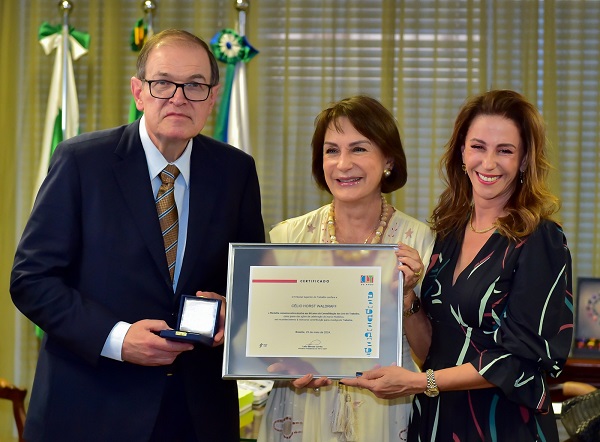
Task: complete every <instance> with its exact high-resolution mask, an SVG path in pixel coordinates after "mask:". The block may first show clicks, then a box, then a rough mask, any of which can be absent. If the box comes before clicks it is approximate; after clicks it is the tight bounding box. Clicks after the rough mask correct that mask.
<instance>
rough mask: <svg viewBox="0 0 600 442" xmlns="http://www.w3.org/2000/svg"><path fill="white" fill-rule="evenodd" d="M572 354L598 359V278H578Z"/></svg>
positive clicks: (599, 331) (599, 355)
mask: <svg viewBox="0 0 600 442" xmlns="http://www.w3.org/2000/svg"><path fill="white" fill-rule="evenodd" d="M576 306H577V309H576V311H575V329H574V334H575V342H574V346H573V356H575V357H578V358H594V359H595V358H598V359H600V278H578V280H577V298H576Z"/></svg>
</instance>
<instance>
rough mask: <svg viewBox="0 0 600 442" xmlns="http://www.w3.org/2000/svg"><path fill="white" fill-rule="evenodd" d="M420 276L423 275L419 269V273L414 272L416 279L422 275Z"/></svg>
mask: <svg viewBox="0 0 600 442" xmlns="http://www.w3.org/2000/svg"><path fill="white" fill-rule="evenodd" d="M422 274H423V270H421V269H419V271H418V272H415V276H416V277H417V278H419V277H421V275H422Z"/></svg>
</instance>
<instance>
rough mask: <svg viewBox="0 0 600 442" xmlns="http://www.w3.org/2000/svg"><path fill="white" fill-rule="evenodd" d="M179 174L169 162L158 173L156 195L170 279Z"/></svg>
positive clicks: (177, 222) (175, 239)
mask: <svg viewBox="0 0 600 442" xmlns="http://www.w3.org/2000/svg"><path fill="white" fill-rule="evenodd" d="M178 175H179V169H178V168H177V166H174V165H173V164H169V165H168V166H167V167H165V168H164V169H163V171H162V172H161V173H160V179H161V181H162V184H161V185H160V188H159V189H158V194H157V195H156V211H157V212H158V219H159V221H160V228H161V230H162V235H163V240H164V243H165V255H166V256H167V264H168V265H169V273H170V274H171V281H173V275H174V274H175V259H176V258H177V237H178V235H179V219H178V216H177V206H176V205H175V179H176V178H177V176H178Z"/></svg>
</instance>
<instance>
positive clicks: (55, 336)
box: [11, 121, 264, 441]
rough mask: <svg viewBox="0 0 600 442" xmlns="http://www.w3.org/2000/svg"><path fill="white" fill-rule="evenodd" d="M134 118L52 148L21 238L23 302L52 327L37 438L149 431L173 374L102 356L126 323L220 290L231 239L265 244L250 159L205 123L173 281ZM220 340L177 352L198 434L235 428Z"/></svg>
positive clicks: (31, 424)
mask: <svg viewBox="0 0 600 442" xmlns="http://www.w3.org/2000/svg"><path fill="white" fill-rule="evenodd" d="M139 124H140V123H139V121H137V122H135V123H132V124H130V125H126V126H122V127H119V128H114V129H109V130H105V131H99V132H94V133H89V134H83V135H80V136H77V137H74V138H72V139H70V140H67V141H65V142H63V143H62V144H61V145H59V147H58V148H57V150H56V152H55V153H54V155H53V157H52V161H51V165H50V168H49V172H48V176H47V178H46V180H45V182H44V184H43V185H42V187H41V189H40V191H39V194H38V197H37V198H36V203H35V205H34V208H33V211H32V213H31V217H30V219H29V221H28V223H27V226H26V228H25V231H24V233H23V236H22V239H21V242H20V244H19V246H18V249H17V252H16V257H15V264H14V267H13V272H12V275H11V294H12V297H13V301H14V303H15V305H16V306H17V307H18V308H19V310H21V311H22V312H23V313H24V314H25V315H26V316H27V317H29V318H30V319H31V320H32V321H33V322H34V323H36V324H37V325H39V326H40V327H41V328H42V329H43V330H44V331H45V332H46V334H45V338H44V340H43V343H42V346H41V351H40V355H39V360H38V365H37V370H36V375H35V381H34V386H33V390H32V395H31V401H30V406H29V410H28V416H27V423H26V430H25V437H26V439H27V440H28V441H38V440H49V441H53V440H61V441H70V440H73V441H84V440H85V441H108V440H110V441H142V440H147V439H148V437H149V434H150V432H151V431H152V429H153V425H154V421H155V419H156V415H157V413H158V409H159V406H160V402H161V397H162V393H163V389H164V386H165V380H166V374H167V372H168V371H169V370H172V369H173V367H164V366H162V367H145V366H139V365H134V364H131V363H127V362H120V361H114V360H112V359H108V358H105V357H102V356H101V355H100V353H101V351H102V348H103V345H104V343H105V340H106V338H107V336H108V334H109V333H110V331H111V330H112V328H113V326H114V325H115V324H116V323H117V322H118V321H126V322H129V323H134V322H136V321H139V320H141V319H162V320H164V321H166V322H167V323H168V324H169V325H170V326H171V327H175V325H176V317H177V313H178V308H179V299H180V296H181V295H182V294H188V295H194V294H195V293H196V291H197V290H202V291H212V292H216V293H219V294H222V295H225V291H226V279H227V278H226V273H227V261H228V257H227V256H228V244H229V242H250V243H252V242H264V225H263V220H262V216H261V202H260V191H259V186H258V178H257V173H256V167H255V164H254V160H253V159H252V157H250V156H249V155H247V154H245V153H244V152H242V151H240V150H238V149H235V148H233V147H231V146H228V145H226V144H223V143H220V142H218V141H215V140H212V139H210V138H208V137H205V136H203V135H198V136H196V137H195V138H194V141H193V149H192V155H191V173H190V183H189V185H190V189H189V220H188V229H187V242H186V246H185V247H186V248H185V256H184V259H183V263H182V267H181V273H180V276H179V282H178V285H177V290H176V293H173V289H172V284H171V281H170V277H169V272H168V269H167V264H166V258H165V253H164V246H163V239H162V235H161V230H160V226H159V221H158V217H157V213H156V207H155V204H154V195H153V193H152V187H151V183H150V178H149V174H148V166H147V162H146V157H145V154H144V150H143V148H142V144H141V140H140V136H139V131H138V130H139ZM222 351H223V350H222V347H218V348H210V347H208V346H203V345H197V346H196V348H195V349H194V350H193V351H188V352H184V353H183V354H181V355H180V356H179V357H178V358H177V360H176V362H175V364H174V365H175V368H176V370H178V371H177V372H178V373H179V374H180V375H181V376H183V379H184V382H185V386H186V391H187V404H173V405H174V406H182V407H183V406H186V405H187V406H188V407H189V410H190V412H191V415H192V419H193V421H194V424H195V426H196V429H197V433H198V435H199V440H207V441H212V440H215V441H229V440H231V441H234V440H239V427H238V416H239V414H238V413H239V410H238V402H237V389H236V385H235V381H223V380H222V379H221V370H222Z"/></svg>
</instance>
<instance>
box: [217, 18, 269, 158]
mask: <svg viewBox="0 0 600 442" xmlns="http://www.w3.org/2000/svg"><path fill="white" fill-rule="evenodd" d="M210 44H211V47H212V50H213V52H214V54H215V57H216V58H217V60H219V61H220V62H223V63H226V64H227V70H226V73H225V82H224V85H223V92H222V94H221V103H220V105H219V110H218V112H217V121H216V124H215V129H214V134H213V136H214V138H216V139H217V140H221V141H224V142H226V143H229V144H231V145H232V146H235V147H237V148H239V149H241V150H243V151H245V152H248V153H250V150H251V148H250V131H249V126H250V125H249V122H248V90H247V86H246V63H248V62H249V61H250V60H251V59H252V58H253V57H254V56H255V55H256V54H258V51H257V50H256V49H255V48H253V47H252V46H251V45H250V43H248V40H246V37H245V36H240V35H238V34H237V33H236V32H235V31H234V30H233V29H224V30H222V31H221V32H219V33H217V34H216V35H215V36H214V37H213V38H212V40H211V41H210Z"/></svg>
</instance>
